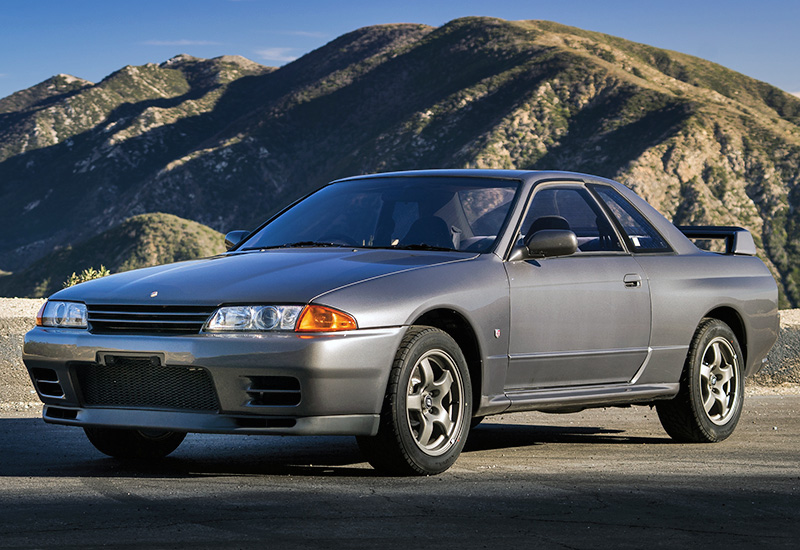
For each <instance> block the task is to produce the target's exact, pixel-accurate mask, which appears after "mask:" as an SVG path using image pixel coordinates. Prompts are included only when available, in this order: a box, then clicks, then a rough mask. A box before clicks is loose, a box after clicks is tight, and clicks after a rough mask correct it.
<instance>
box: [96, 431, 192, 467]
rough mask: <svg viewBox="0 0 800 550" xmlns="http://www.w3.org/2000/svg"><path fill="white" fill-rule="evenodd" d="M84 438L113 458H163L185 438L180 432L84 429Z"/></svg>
mask: <svg viewBox="0 0 800 550" xmlns="http://www.w3.org/2000/svg"><path fill="white" fill-rule="evenodd" d="M83 431H84V432H85V433H86V437H88V438H89V441H90V442H91V443H92V445H94V446H95V448H96V449H97V450H98V451H100V452H101V453H103V454H107V455H108V456H112V457H114V458H121V459H128V458H137V459H156V458H164V457H165V456H167V455H168V454H170V453H171V452H172V451H174V450H175V449H177V448H178V445H180V444H181V442H182V441H183V439H184V438H185V437H186V434H185V433H182V432H167V431H156V430H135V429H122V428H99V427H86V428H84V429H83Z"/></svg>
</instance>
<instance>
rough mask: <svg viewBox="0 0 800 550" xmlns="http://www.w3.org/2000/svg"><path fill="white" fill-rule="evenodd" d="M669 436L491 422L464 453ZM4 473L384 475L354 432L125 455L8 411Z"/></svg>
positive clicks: (0, 470) (1, 432)
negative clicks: (160, 455) (153, 456)
mask: <svg viewBox="0 0 800 550" xmlns="http://www.w3.org/2000/svg"><path fill="white" fill-rule="evenodd" d="M670 441H671V440H670V439H669V438H667V437H664V438H657V437H628V436H626V435H625V431H624V430H619V429H607V428H602V427H591V426H541V425H527V424H496V423H487V424H482V425H480V426H478V427H476V428H474V429H473V430H472V431H471V433H470V435H469V438H468V440H467V443H466V446H465V449H464V453H465V454H469V453H471V452H478V451H489V450H502V449H510V448H519V447H531V446H535V445H544V444H558V443H583V444H641V443H647V444H663V443H668V442H670ZM0 444H1V445H2V448H3V449H4V455H5V456H4V459H3V460H0V478H2V477H9V476H37V477H38V476H41V477H98V478H102V477H149V478H156V479H157V478H200V477H207V476H220V475H233V476H298V477H299V476H304V477H326V476H334V477H383V476H382V474H380V473H378V472H376V471H375V470H373V469H372V468H371V467H370V466H369V464H367V463H366V462H365V460H364V458H363V456H362V455H361V452H360V451H359V449H358V445H357V444H356V441H355V438H353V437H350V436H318V437H295V436H269V437H267V436H230V435H210V434H189V435H188V436H187V438H186V440H185V441H184V442H183V444H182V445H181V446H180V447H179V448H178V449H177V450H176V451H175V452H174V453H173V454H172V455H170V456H168V457H166V458H164V459H161V460H118V459H113V458H109V457H105V456H104V455H102V454H100V452H99V451H97V450H95V449H94V448H93V447H92V446H91V444H90V443H89V442H88V440H87V439H86V437H85V436H84V434H83V430H81V429H79V428H69V427H63V426H53V425H49V424H45V423H44V422H43V421H42V420H41V419H36V418H6V419H0Z"/></svg>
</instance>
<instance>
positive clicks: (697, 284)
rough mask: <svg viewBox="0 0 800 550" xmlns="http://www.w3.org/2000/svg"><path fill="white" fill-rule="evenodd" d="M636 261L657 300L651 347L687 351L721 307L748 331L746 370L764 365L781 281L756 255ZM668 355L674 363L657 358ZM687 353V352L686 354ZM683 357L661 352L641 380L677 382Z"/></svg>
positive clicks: (772, 336)
mask: <svg viewBox="0 0 800 550" xmlns="http://www.w3.org/2000/svg"><path fill="white" fill-rule="evenodd" d="M636 260H637V261H638V262H639V264H640V265H641V266H642V269H643V270H644V271H645V273H646V274H647V276H648V278H649V279H650V289H651V296H652V304H653V330H652V337H651V347H653V348H654V349H655V350H660V349H663V350H669V349H674V348H675V347H682V348H683V349H687V350H688V347H689V343H690V342H691V338H692V335H693V334H694V332H695V330H696V329H697V326H698V325H699V323H700V321H701V320H702V318H703V317H704V316H705V315H707V314H708V313H709V312H711V311H712V310H714V309H716V308H718V307H730V308H733V309H734V310H735V311H737V312H738V313H739V316H740V317H741V319H742V321H743V324H744V328H745V333H746V335H747V336H746V342H744V343H745V345H746V350H747V351H746V354H747V362H746V373H747V374H748V375H749V374H753V373H754V372H756V371H757V369H758V368H760V365H761V359H762V358H763V357H765V356H766V354H767V352H768V351H769V349H770V348H771V347H772V345H773V344H774V343H775V340H776V339H777V336H778V326H779V321H778V312H777V296H778V294H777V285H776V284H775V280H774V279H773V278H772V275H770V273H769V271H768V270H767V268H766V266H765V265H764V264H763V262H761V260H759V259H758V258H754V257H749V256H724V255H719V254H711V253H703V252H700V253H697V254H691V255H677V256H675V255H658V256H647V255H639V256H637V257H636ZM659 357H663V358H668V357H669V358H670V362H667V361H663V360H659V359H658V358H659ZM683 357H685V353H684V354H683ZM682 368H683V362H682V361H674V353H664V354H657V355H655V356H654V357H653V360H651V361H650V363H649V364H648V366H647V368H646V369H645V372H644V373H642V376H641V378H640V381H641V382H642V383H646V382H669V381H674V380H677V379H678V377H679V376H680V372H681V369H682Z"/></svg>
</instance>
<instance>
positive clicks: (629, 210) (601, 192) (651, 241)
mask: <svg viewBox="0 0 800 550" xmlns="http://www.w3.org/2000/svg"><path fill="white" fill-rule="evenodd" d="M591 188H592V190H593V191H594V192H595V193H597V196H598V197H600V200H602V201H603V203H604V204H605V205H606V206H607V207H608V209H609V210H610V211H611V213H612V214H613V215H614V217H615V218H616V219H617V221H618V222H619V224H620V226H622V230H623V232H624V233H625V237H626V240H627V241H628V247H629V248H630V249H631V251H632V252H640V253H641V252H671V251H672V248H670V246H669V244H667V241H665V240H664V238H663V237H662V236H661V235H660V234H659V233H658V231H657V230H656V228H655V227H653V225H652V224H651V223H650V222H649V221H647V218H645V217H644V214H642V213H641V212H639V211H638V210H637V209H636V207H635V206H633V205H632V204H631V203H629V202H628V200H627V199H626V198H625V197H623V196H622V195H620V194H619V193H618V192H617V191H615V190H614V189H612V188H611V187H606V186H605V185H593V186H591Z"/></svg>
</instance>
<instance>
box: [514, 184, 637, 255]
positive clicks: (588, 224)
mask: <svg viewBox="0 0 800 550" xmlns="http://www.w3.org/2000/svg"><path fill="white" fill-rule="evenodd" d="M543 229H569V230H570V231H572V232H573V233H575V236H577V237H578V250H579V251H581V252H598V251H603V252H608V251H621V250H623V248H622V245H621V244H620V242H619V239H618V238H617V235H616V233H615V232H614V229H613V228H612V227H611V224H610V223H609V222H608V220H607V219H606V216H605V214H604V213H603V211H602V209H601V208H600V206H599V205H598V204H597V203H596V202H595V200H594V199H593V198H592V196H591V195H590V194H589V192H588V191H586V190H585V189H582V188H577V187H546V188H544V189H540V190H538V191H535V192H534V195H533V201H532V202H531V205H530V207H529V208H528V214H527V215H526V216H525V220H524V221H523V223H522V235H521V236H522V237H525V235H527V234H530V233H535V232H537V231H541V230H543Z"/></svg>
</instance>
